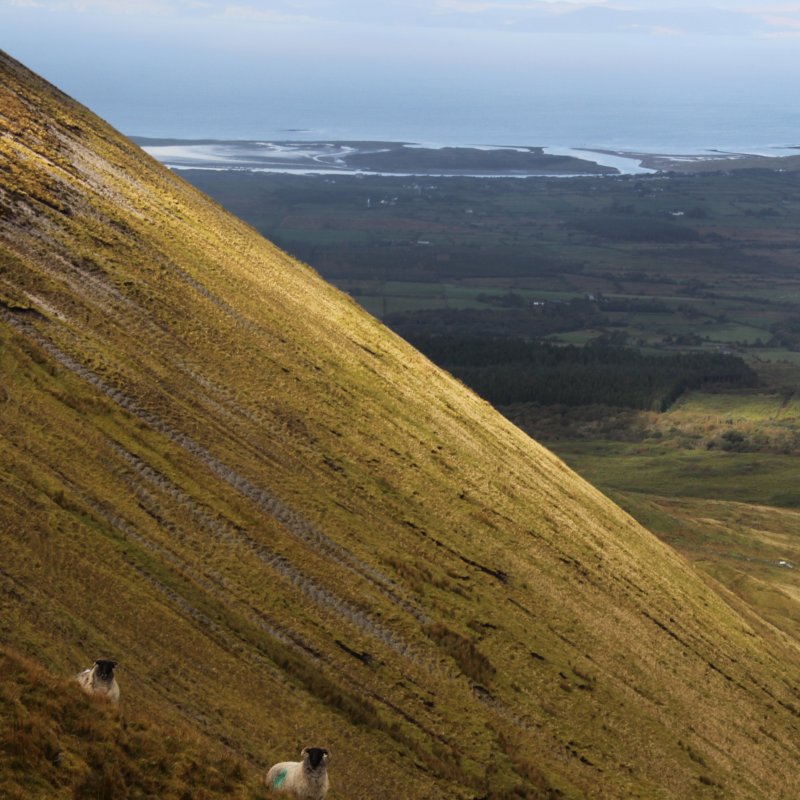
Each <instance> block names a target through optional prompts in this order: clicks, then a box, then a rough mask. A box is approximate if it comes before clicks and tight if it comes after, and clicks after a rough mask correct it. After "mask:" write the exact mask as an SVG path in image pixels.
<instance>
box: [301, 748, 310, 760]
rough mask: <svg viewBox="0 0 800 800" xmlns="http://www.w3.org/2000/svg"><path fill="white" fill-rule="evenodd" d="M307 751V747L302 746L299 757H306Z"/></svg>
mask: <svg viewBox="0 0 800 800" xmlns="http://www.w3.org/2000/svg"><path fill="white" fill-rule="evenodd" d="M307 752H308V748H307V747H304V748H303V749H302V750H301V751H300V758H305V757H306V753H307Z"/></svg>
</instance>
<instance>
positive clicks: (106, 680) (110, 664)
mask: <svg viewBox="0 0 800 800" xmlns="http://www.w3.org/2000/svg"><path fill="white" fill-rule="evenodd" d="M116 667H117V662H116V661H111V660H110V659H108V658H98V659H97V661H95V662H94V664H93V665H92V667H91V668H90V669H85V670H83V672H79V673H78V674H77V675H76V676H75V680H76V681H77V682H78V686H80V687H81V689H83V691H84V692H87V693H88V694H99V695H103V696H105V697H107V698H108V699H109V700H110V701H111V702H112V703H119V685H118V684H117V679H116V678H115V677H114V670H115V669H116Z"/></svg>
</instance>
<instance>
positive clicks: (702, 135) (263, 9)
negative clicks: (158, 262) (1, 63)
mask: <svg viewBox="0 0 800 800" xmlns="http://www.w3.org/2000/svg"><path fill="white" fill-rule="evenodd" d="M0 29H2V30H3V32H4V34H5V36H4V37H3V42H2V47H3V49H5V50H7V51H8V52H9V53H10V54H11V55H12V56H14V57H15V58H18V59H20V60H21V61H23V62H24V63H26V64H27V65H28V66H30V67H31V68H32V69H34V70H36V71H37V72H40V73H41V74H42V75H43V76H44V77H46V78H47V79H48V80H50V81H52V82H54V83H55V84H56V85H58V86H59V87H60V88H62V89H64V90H65V91H67V92H68V93H70V94H72V95H73V96H74V97H76V98H77V99H78V100H80V101H81V102H83V103H85V104H87V105H88V106H90V107H91V108H92V109H93V110H94V111H96V112H97V113H99V114H101V115H102V116H104V117H105V118H106V119H108V120H109V121H110V122H111V123H112V124H114V125H115V126H116V127H118V128H120V129H121V130H122V131H123V132H124V133H127V134H130V135H141V136H174V137H184V138H203V137H216V138H243V139H257V138H269V137H271V138H274V137H275V135H276V134H277V133H279V132H280V131H287V129H297V128H301V129H303V132H302V133H298V132H297V131H294V132H293V133H294V134H296V135H308V136H311V137H317V136H319V137H326V138H340V139H346V138H395V139H407V140H413V141H419V140H424V141H440V142H446V143H457V144H458V143H461V144H464V143H494V144H511V143H518V144H530V145H564V146H604V145H605V146H618V147H641V148H650V149H654V148H655V149H657V148H659V147H663V148H676V147H678V148H680V147H682V148H684V149H687V148H689V149H691V148H699V147H753V148H755V147H767V146H770V145H800V110H799V109H800V103H798V99H800V90H798V88H797V87H796V82H794V81H793V80H792V76H793V75H794V74H796V72H797V69H796V68H797V65H798V62H799V61H800V57H798V55H797V51H798V46H797V45H798V43H799V42H800V3H780V2H779V3H770V2H762V3H759V2H755V3H746V2H719V3H716V4H713V5H712V4H710V3H705V2H699V3H697V2H692V3H690V2H686V0H684V2H675V0H671V2H665V3H661V2H658V1H656V2H644V0H636V1H635V2H634V1H633V0H631V1H630V2H611V0H597V1H596V2H557V1H553V2H541V1H540V2H532V1H531V2H526V0H515V1H512V0H509V2H490V1H488V0H487V1H486V2H480V1H479V0H433V1H432V2H427V3H424V2H419V1H418V2H413V1H409V2H402V3H401V2H395V1H394V0H393V1H392V2H386V3H381V4H374V3H366V2H360V0H352V1H351V2H341V1H340V2H334V1H333V0H294V2H289V1H288V0H287V2H252V0H251V2H249V3H227V2H222V1H221V0H217V1H216V2H200V0H142V1H141V2H135V3H134V2H125V0H119V1H115V0H0ZM520 137H522V138H520Z"/></svg>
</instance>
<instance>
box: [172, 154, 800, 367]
mask: <svg viewBox="0 0 800 800" xmlns="http://www.w3.org/2000/svg"><path fill="white" fill-rule="evenodd" d="M184 174H185V176H186V177H188V179H189V180H191V181H192V182H193V183H195V184H196V185H198V186H199V187H200V188H202V189H203V190H204V191H206V192H208V193H210V194H211V195H212V196H214V197H216V198H217V199H218V200H219V201H220V202H222V203H223V204H224V205H225V206H226V207H228V208H229V209H231V210H233V211H234V212H235V213H236V214H237V215H239V216H241V217H243V218H244V219H245V220H247V221H249V222H251V223H252V224H253V225H255V226H256V227H257V228H258V229H259V230H260V231H261V232H262V233H264V234H265V235H266V236H267V237H268V238H270V239H272V240H273V241H276V242H277V243H278V244H280V245H281V246H283V247H285V248H286V249H287V250H289V251H290V252H291V253H293V254H294V255H296V256H298V257H299V258H300V259H302V260H304V261H306V262H307V263H310V264H312V265H313V266H314V267H315V268H316V269H317V270H319V271H320V272H321V273H322V275H323V276H324V277H325V278H327V279H329V280H331V281H332V282H334V283H335V284H336V285H338V286H339V287H340V288H342V289H344V290H345V291H347V292H349V293H350V294H351V295H352V296H353V297H355V298H356V299H357V300H358V302H360V303H361V304H362V305H364V307H365V308H367V309H368V310H369V311H370V312H371V313H373V314H375V315H376V316H378V317H380V318H381V319H383V320H384V321H386V322H387V323H388V324H389V325H390V326H391V327H393V328H395V329H396V330H398V331H399V332H400V333H401V334H403V335H406V336H413V335H414V334H415V333H419V332H422V331H423V330H429V329H430V327H431V326H432V325H435V326H437V327H438V328H441V329H443V330H445V331H449V332H454V330H456V329H458V328H459V326H460V322H459V320H458V319H457V315H458V312H460V311H464V310H469V311H471V312H473V313H474V314H478V315H483V316H485V317H487V319H491V323H490V327H491V329H492V331H494V332H495V333H496V334H498V335H503V333H504V332H505V334H506V335H523V336H531V335H532V336H548V335H549V336H553V337H557V338H558V339H561V340H562V341H565V342H580V343H586V342H588V341H591V340H592V339H596V338H598V337H602V336H608V335H611V334H613V335H614V336H615V337H616V339H617V340H618V341H623V340H624V341H625V342H626V343H627V344H629V345H631V346H635V347H645V348H661V349H665V350H674V349H687V348H698V347H701V348H704V349H714V348H721V349H731V350H733V351H735V352H737V353H739V354H741V355H742V356H743V357H744V358H746V359H747V360H748V361H752V362H754V363H758V362H759V361H770V362H774V361H776V360H780V359H781V358H785V359H786V360H789V361H792V362H796V361H797V358H796V355H795V353H796V350H797V349H798V348H800V327H798V320H800V276H798V274H797V272H796V269H795V265H796V263H797V262H798V260H800V238H798V236H797V235H796V233H795V231H796V230H797V228H798V226H800V193H798V190H797V187H796V177H795V174H794V173H789V172H787V173H783V172H767V171H766V170H741V171H736V172H733V173H730V174H725V173H707V174H702V175H678V174H670V175H655V176H643V177H629V176H624V177H616V178H614V177H593V178H585V177H584V178H570V179H552V178H528V179H524V180H519V179H514V180H485V179H478V178H436V179H432V178H417V179H410V178H398V177H374V176H373V177H364V176H357V177H356V176H337V177H336V178H335V179H330V178H322V177H314V176H291V175H274V174H269V175H266V174H261V175H255V174H243V173H226V172H202V171H188V172H186V173H184ZM745 198H746V199H745ZM367 201H369V203H368V202H367ZM504 296H506V300H505V301H504V300H502V299H501V298H503V297H504ZM576 299H585V300H588V301H589V302H590V303H592V306H593V311H594V313H593V314H592V315H591V316H589V315H586V314H584V315H583V316H582V317H581V318H575V317H574V315H572V314H571V310H570V309H569V308H568V307H567V306H568V304H569V301H570V300H572V301H575V300H576ZM542 304H544V305H542ZM565 304H567V306H565ZM543 308H544V309H545V313H546V316H547V324H546V325H544V326H543V325H542V321H541V319H540V318H541V316H542V313H543V311H542V309H543ZM522 310H524V311H526V312H527V313H528V314H529V315H532V316H533V317H536V325H535V326H534V327H535V330H532V329H531V326H530V325H526V322H525V319H524V318H521V315H520V312H521V311H522ZM498 312H500V313H503V314H505V315H506V317H505V323H503V322H502V319H501V321H500V322H499V323H498V318H497V315H498ZM543 328H544V329H543Z"/></svg>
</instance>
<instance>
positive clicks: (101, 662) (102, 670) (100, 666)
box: [94, 658, 117, 681]
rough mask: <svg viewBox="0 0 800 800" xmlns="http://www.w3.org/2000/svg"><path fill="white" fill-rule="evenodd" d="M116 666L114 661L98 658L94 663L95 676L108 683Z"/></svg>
mask: <svg viewBox="0 0 800 800" xmlns="http://www.w3.org/2000/svg"><path fill="white" fill-rule="evenodd" d="M116 666H117V662H116V661H111V659H108V658H98V659H97V661H95V662H94V669H95V675H97V677H98V678H100V679H101V680H104V681H110V680H111V679H112V678H113V677H114V669H115V668H116Z"/></svg>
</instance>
